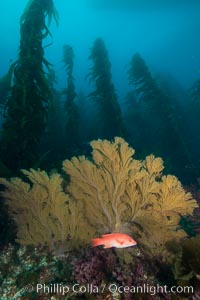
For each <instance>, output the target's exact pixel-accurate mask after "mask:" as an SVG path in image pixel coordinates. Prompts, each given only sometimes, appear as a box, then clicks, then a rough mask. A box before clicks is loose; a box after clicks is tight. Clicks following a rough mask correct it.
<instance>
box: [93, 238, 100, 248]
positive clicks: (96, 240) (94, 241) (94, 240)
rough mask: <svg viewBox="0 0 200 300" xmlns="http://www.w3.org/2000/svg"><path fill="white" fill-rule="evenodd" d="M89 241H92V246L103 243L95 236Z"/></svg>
mask: <svg viewBox="0 0 200 300" xmlns="http://www.w3.org/2000/svg"><path fill="white" fill-rule="evenodd" d="M91 241H92V246H93V247H97V246H100V245H103V243H102V239H101V238H95V239H92V240H91Z"/></svg>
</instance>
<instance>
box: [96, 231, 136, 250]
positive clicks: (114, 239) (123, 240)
mask: <svg viewBox="0 0 200 300" xmlns="http://www.w3.org/2000/svg"><path fill="white" fill-rule="evenodd" d="M100 245H103V246H104V247H103V248H104V249H107V248H112V247H115V248H126V247H131V246H135V245H137V242H136V241H135V240H134V239H133V238H132V237H130V236H129V235H128V234H125V233H108V234H103V235H102V236H101V237H100V238H95V239H92V246H93V247H97V246H100Z"/></svg>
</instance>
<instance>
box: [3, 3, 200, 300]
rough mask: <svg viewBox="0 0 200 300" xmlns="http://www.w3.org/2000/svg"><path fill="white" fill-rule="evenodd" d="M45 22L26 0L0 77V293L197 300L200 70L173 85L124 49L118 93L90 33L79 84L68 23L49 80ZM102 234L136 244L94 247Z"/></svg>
mask: <svg viewBox="0 0 200 300" xmlns="http://www.w3.org/2000/svg"><path fill="white" fill-rule="evenodd" d="M53 22H55V24H56V25H58V26H57V29H56V30H59V12H58V11H57V9H56V7H55V5H54V3H53V0H45V1H44V0H29V1H28V3H27V5H26V7H25V9H24V11H23V13H22V15H21V18H20V24H19V30H20V41H19V51H18V56H17V59H16V60H15V61H14V62H12V63H11V64H10V67H9V70H8V71H7V74H5V75H4V76H3V77H2V78H0V119H1V122H0V124H1V131H0V177H1V178H0V201H1V205H0V228H1V230H0V299H1V300H7V299H13V300H14V299H22V300H27V299H30V300H32V299H38V300H42V299H43V300H46V299H54V300H59V299H89V300H92V299H98V300H101V299H102V300H112V299H113V300H114V299H116V300H117V299H119V300H120V299H125V300H131V299H133V300H135V299H136V300H137V299H138V300H139V299H142V300H143V299H152V300H154V299H155V300H159V299H172V300H173V299H191V300H195V299H199V297H200V208H199V205H200V157H199V153H200V151H199V149H200V77H199V78H197V79H196V81H195V82H193V84H192V86H191V87H190V89H187V90H184V89H182V88H181V87H180V86H178V84H176V82H175V81H174V82H173V78H168V77H167V76H164V75H162V74H160V75H159V76H155V75H154V72H153V70H151V68H150V67H149V66H148V64H147V62H146V61H145V59H144V58H143V57H142V55H141V54H140V53H139V52H136V53H132V56H131V57H130V59H129V65H128V67H127V72H126V76H127V77H126V80H127V83H128V85H129V89H128V90H127V94H126V96H125V99H123V101H121V99H120V98H119V96H118V93H117V87H116V86H115V83H114V80H113V78H112V65H111V60H112V58H111V57H110V55H109V51H108V49H107V46H106V43H105V41H104V39H103V38H102V37H98V36H97V37H96V39H95V40H94V41H93V44H91V47H90V49H89V50H88V61H89V63H90V68H89V69H88V70H86V72H85V74H83V78H84V79H83V80H85V81H87V82H88V84H89V85H90V87H91V91H90V92H89V93H88V94H85V93H84V92H82V91H80V90H78V89H77V88H76V86H77V85H76V84H75V83H76V76H75V72H74V65H75V64H78V63H79V62H78V58H77V57H76V52H75V49H74V47H73V45H71V44H69V43H68V40H67V32H66V41H65V43H64V44H63V48H62V49H61V51H62V57H60V58H58V59H60V60H61V61H62V66H63V69H64V71H65V86H64V87H63V89H59V88H58V87H57V86H58V85H57V83H58V82H57V76H56V68H55V67H54V65H53V64H52V63H51V61H49V60H48V58H47V57H46V54H45V50H46V47H51V46H52V43H53V35H52V33H51V30H50V25H51V24H52V23H53ZM46 38H49V39H50V40H51V42H50V43H49V44H48V45H46V43H45V42H44V41H46ZM133 42H134V41H133ZM110 233H125V234H128V235H129V236H131V237H133V238H134V239H135V240H136V242H137V245H136V246H134V247H127V248H123V247H122V248H117V247H111V248H108V249H107V248H106V247H102V246H99V247H95V248H93V247H92V244H91V239H93V238H97V237H100V236H102V235H105V234H110ZM42 285H43V286H44V285H45V286H46V290H44V289H43V288H42ZM144 286H145V289H144ZM27 287H28V288H27ZM47 287H48V288H47ZM58 287H59V289H58ZM64 287H65V289H63V288H64ZM111 287H112V288H111ZM137 287H143V289H139V290H138V291H137ZM158 287H159V288H158ZM164 287H165V288H164ZM166 287H167V288H166ZM172 288H173V291H172Z"/></svg>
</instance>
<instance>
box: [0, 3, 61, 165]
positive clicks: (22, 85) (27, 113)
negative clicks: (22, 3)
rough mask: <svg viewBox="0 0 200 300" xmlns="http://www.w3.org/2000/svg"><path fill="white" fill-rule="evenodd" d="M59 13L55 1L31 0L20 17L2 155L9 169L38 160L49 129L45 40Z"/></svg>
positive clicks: (49, 94)
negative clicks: (49, 23) (45, 131)
mask: <svg viewBox="0 0 200 300" xmlns="http://www.w3.org/2000/svg"><path fill="white" fill-rule="evenodd" d="M46 17H48V19H49V22H50V21H51V19H52V17H53V18H54V19H55V21H56V23H57V22H58V15H57V12H56V10H55V7H54V5H53V1H52V0H30V1H29V2H28V4H27V6H26V8H25V10H24V13H23V15H22V16H21V19H20V35H21V39H20V49H19V58H18V60H17V62H16V65H15V69H14V83H13V87H12V90H11V96H10V98H9V99H8V103H7V111H6V120H5V123H4V126H3V134H2V145H1V148H2V157H3V158H4V162H5V164H6V165H7V166H9V168H11V169H13V170H17V169H19V168H21V167H27V166H30V165H32V164H33V163H34V161H35V159H36V158H37V152H38V145H39V142H40V138H41V136H42V133H43V132H44V129H45V124H46V118H47V112H48V102H49V100H50V99H51V91H50V89H49V87H48V84H47V81H46V77H45V71H44V66H45V67H46V68H47V69H49V63H48V62H47V61H46V60H45V58H44V48H43V45H42V42H43V40H44V38H45V37H47V36H48V35H49V34H50V32H49V30H48V28H47V25H46V23H45V22H46Z"/></svg>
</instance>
